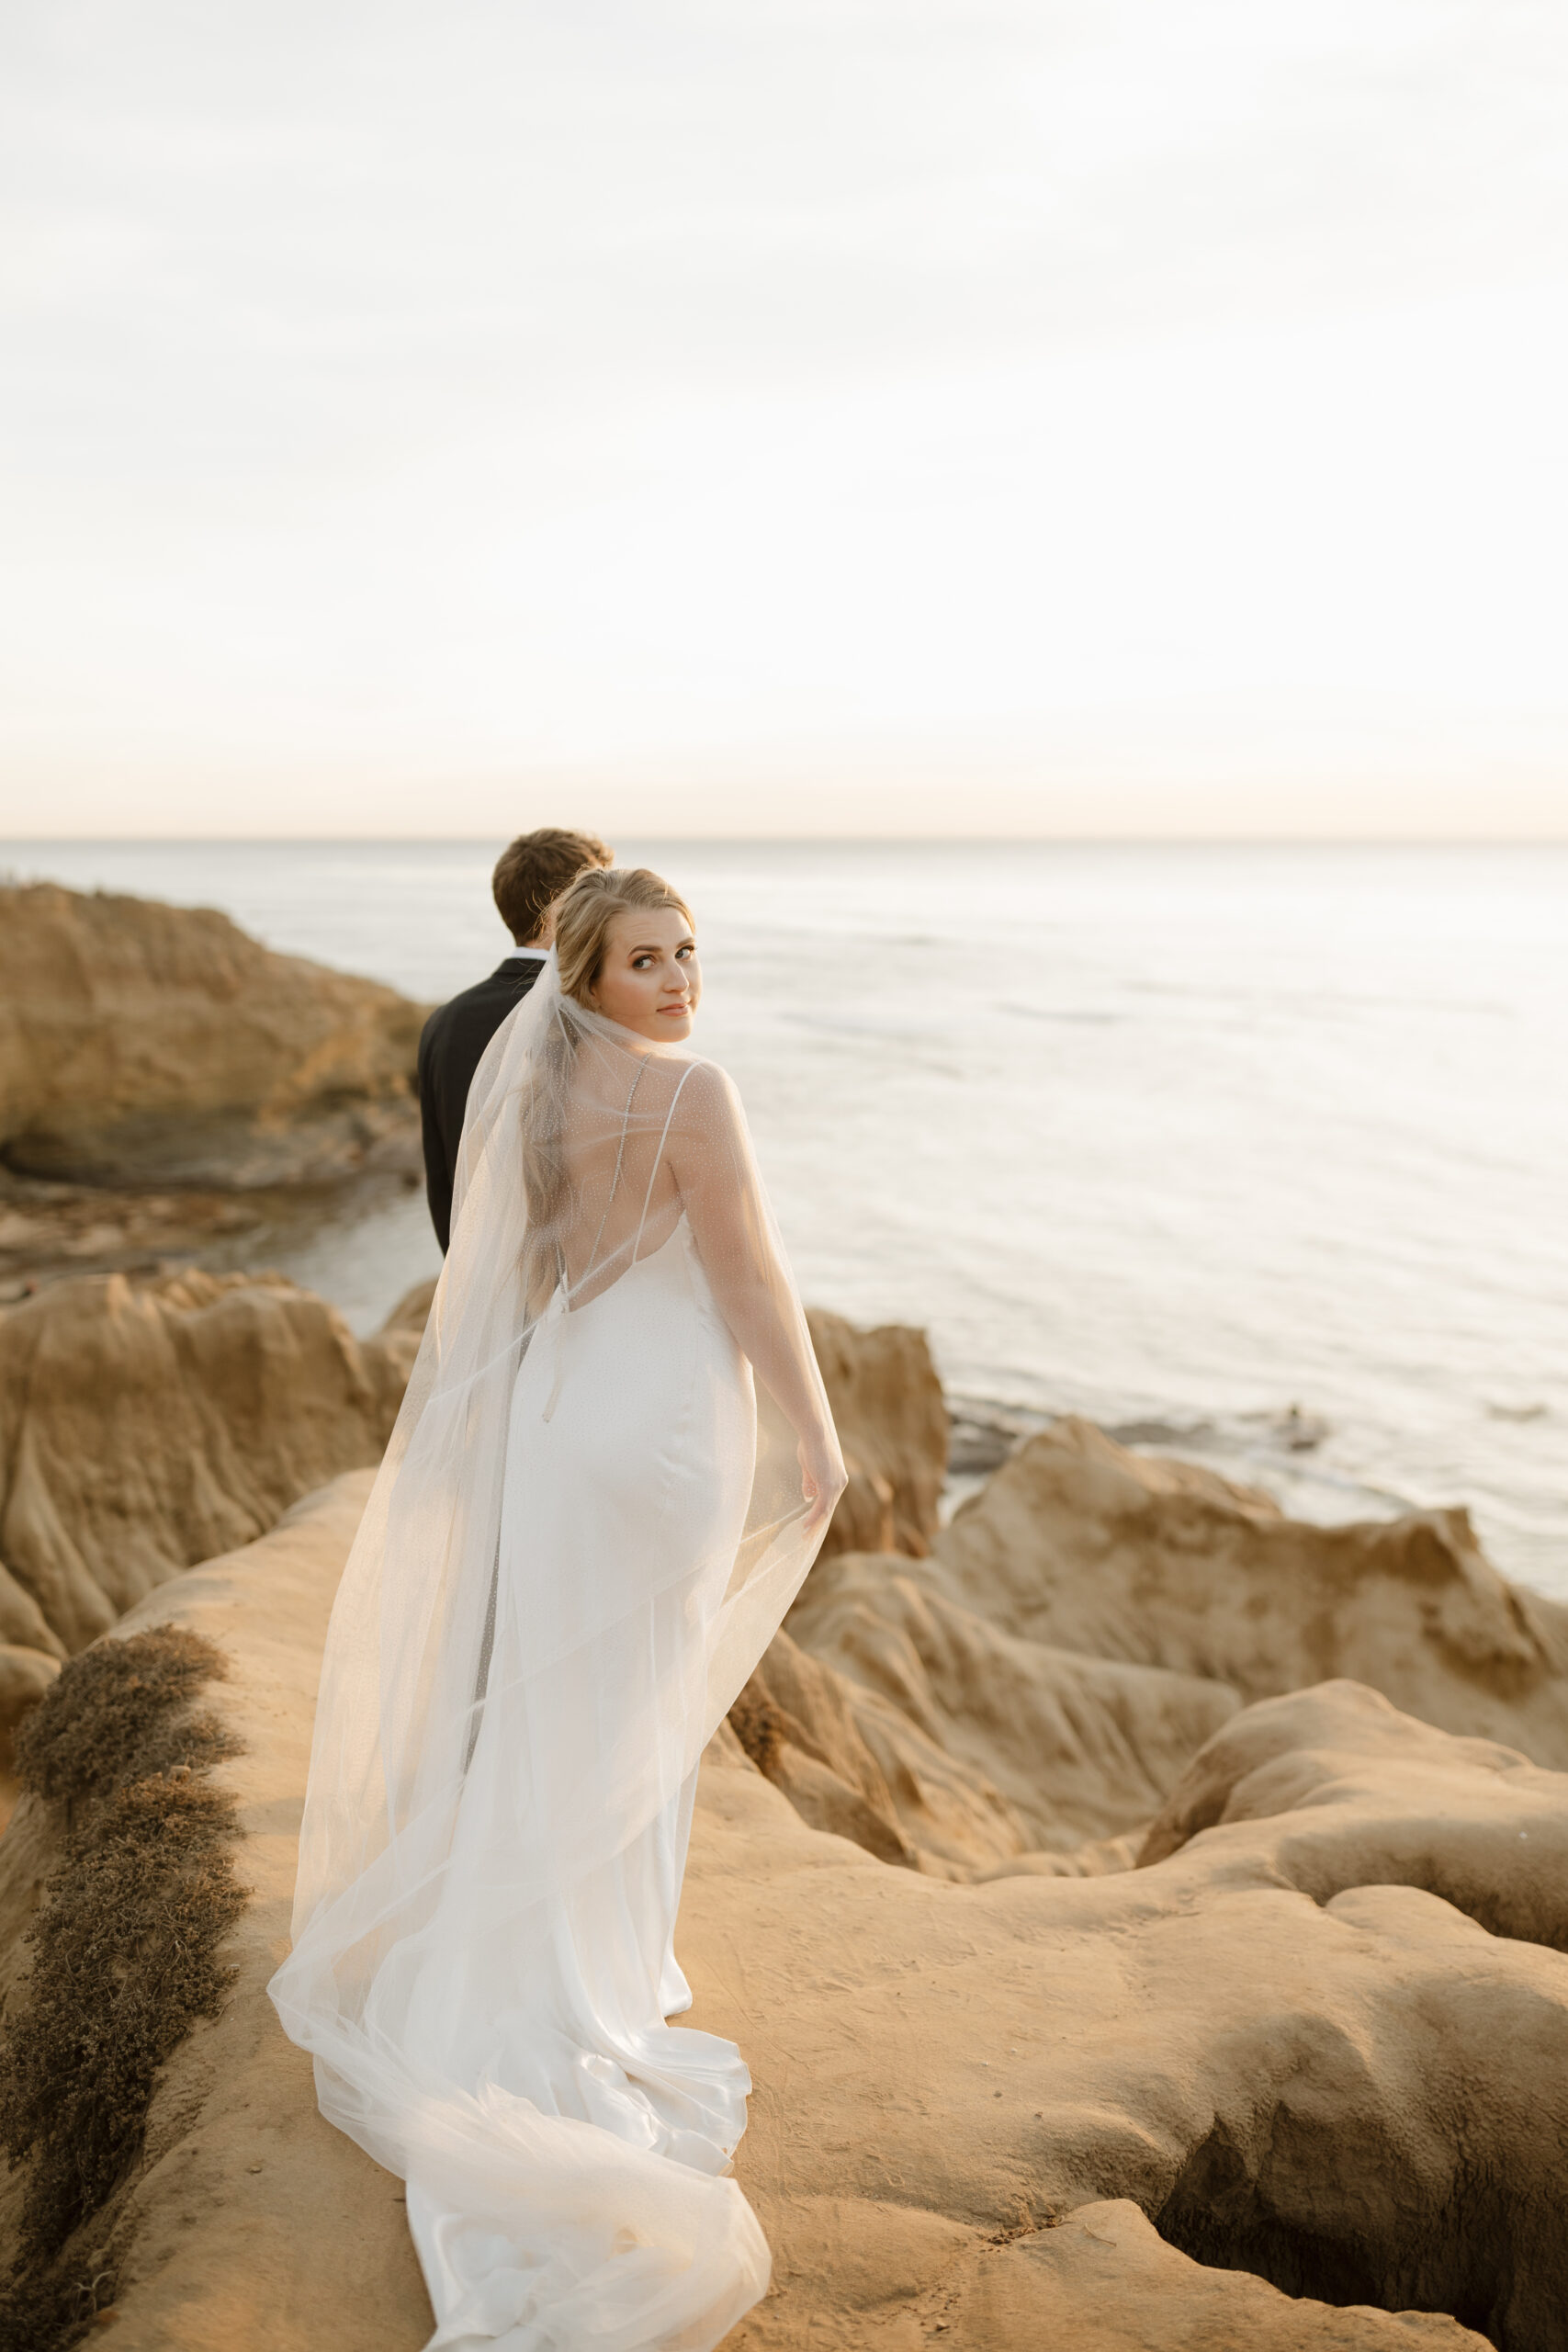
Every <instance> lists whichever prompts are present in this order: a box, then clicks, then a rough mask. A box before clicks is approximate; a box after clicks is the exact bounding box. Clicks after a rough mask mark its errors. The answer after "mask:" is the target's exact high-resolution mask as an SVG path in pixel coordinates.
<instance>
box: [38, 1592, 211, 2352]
mask: <svg viewBox="0 0 1568 2352" xmlns="http://www.w3.org/2000/svg"><path fill="white" fill-rule="evenodd" d="M224 1672H225V1666H224V1660H223V1656H222V1653H221V1652H220V1650H217V1649H215V1648H214V1647H213V1646H212V1645H211V1644H210V1643H209V1642H205V1641H203V1640H202V1639H201V1638H200V1636H199V1635H197V1634H192V1633H188V1632H186V1631H185V1630H184V1629H182V1628H180V1627H177V1626H162V1627H159V1628H157V1629H156V1630H155V1631H153V1632H152V1633H147V1634H132V1635H131V1636H130V1639H129V1640H126V1641H123V1642H117V1641H115V1640H113V1639H112V1638H111V1639H109V1640H107V1641H104V1642H100V1643H98V1644H96V1645H95V1646H94V1647H93V1648H92V1649H90V1650H86V1651H85V1652H84V1653H83V1655H82V1656H81V1657H77V1658H73V1660H72V1661H71V1663H70V1664H69V1665H68V1666H66V1667H65V1668H63V1670H62V1673H61V1675H60V1678H59V1679H58V1681H57V1682H55V1683H54V1684H53V1686H52V1687H51V1690H50V1691H49V1692H48V1694H47V1695H46V1697H45V1698H44V1699H43V1700H42V1701H41V1702H39V1705H38V1707H37V1708H35V1710H34V1711H33V1713H32V1714H31V1715H30V1716H29V1717H28V1721H27V1723H26V1724H25V1725H24V1727H23V1730H22V1732H21V1734H20V1736H19V1737H18V1739H17V1777H18V1778H19V1780H20V1781H21V1783H22V1785H23V1787H24V1788H26V1789H28V1790H31V1791H32V1792H34V1793H35V1794H37V1795H39V1796H42V1797H46V1798H50V1799H52V1800H54V1801H55V1802H57V1803H61V1804H63V1805H64V1806H65V1808H66V1818H67V1823H68V1826H67V1828H66V1831H65V1835H64V1838H63V1842H62V1850H61V1856H60V1860H59V1862H58V1864H57V1866H56V1868H55V1869H54V1871H52V1872H51V1875H50V1877H49V1879H48V1880H47V1882H46V1883H45V1885H44V1888H43V1892H42V1896H41V1899H40V1902H39V1912H38V1917H37V1918H36V1919H35V1920H34V1923H33V1926H32V1928H31V1929H30V1930H29V1933H28V1942H29V1943H30V1944H31V1945H32V1948H33V1958H32V1966H31V1968H30V1970H29V1972H28V1977H27V1980H26V1982H25V1984H24V1985H23V1986H22V1988H21V1996H20V1997H21V2003H22V2005H23V2006H22V2007H21V2011H20V2014H19V2015H17V2016H16V2017H15V2018H14V2019H13V2022H12V2025H11V2030H10V2033H9V2036H8V2038H7V2041H6V2047H5V2050H4V2051H3V2052H0V2146H4V2148H5V2151H6V2155H7V2156H8V2157H9V2159H10V2162H11V2164H12V2165H13V2166H15V2165H18V2164H20V2163H23V2162H25V2161H28V2160H30V2175H29V2178H28V2192H27V2199H26V2202H25V2205H24V2208H23V2215H22V2225H21V2243H20V2256H19V2260H18V2264H17V2271H18V2274H19V2275H18V2276H17V2280H16V2283H15V2285H14V2286H13V2288H12V2290H11V2291H10V2292H9V2294H7V2295H6V2296H5V2297H3V2298H0V2352H3V2347H4V2346H6V2345H7V2344H15V2345H17V2346H20V2345H22V2344H27V2345H28V2346H44V2345H50V2346H64V2345H66V2344H69V2343H73V2342H74V2341H75V2340H76V2338H77V2336H78V2335H80V2334H81V2332H82V2331H83V2329H84V2328H85V2327H86V2326H88V2325H90V2324H91V2322H92V2316H93V2311H94V2308H95V2306H96V2303H97V2301H98V2300H99V2289H98V2286H97V2284H96V2283H95V2284H90V2285H89V2286H88V2288H87V2290H86V2291H85V2293H84V2287H83V2285H82V2283H81V2282H73V2280H71V2279H69V2278H65V2277H63V2276H62V2273H61V2269H60V2265H59V2263H58V2262H57V2259H56V2258H57V2257H58V2256H61V2255H62V2250H63V2249H65V2247H66V2245H67V2241H68V2240H69V2239H70V2238H71V2237H72V2236H73V2233H74V2232H76V2231H77V2230H78V2229H80V2228H81V2226H82V2224H83V2223H84V2222H87V2221H90V2220H91V2218H92V2217H93V2215H94V2214H96V2213H97V2212H99V2211H101V2210H102V2209H103V2207H104V2206H105V2205H106V2204H107V2201H108V2199H109V2198H110V2197H111V2196H112V2194H113V2192H114V2190H115V2188H117V2187H118V2184H119V2182H120V2181H121V2180H122V2179H123V2177H124V2176H125V2174H126V2172H127V2170H128V2168H129V2166H130V2164H131V2163H132V2161H133V2160H134V2158H135V2156H136V2154H137V2153H138V2151H139V2150H140V2148H141V2140H142V2133H143V2131H144V2129H145V2125H146V2120H147V2110H148V2108H149V2106H150V2105H151V2103H152V2092H153V2089H154V2087H155V2085H156V2082H157V2075H158V2070H159V2068H160V2067H161V2066H162V2065H163V2064H164V2061H165V2060H166V2059H167V2058H168V2057H169V2056H170V2054H171V2053H172V2052H173V2051H174V2050H175V2048H176V2047H177V2046H178V2044H179V2043H180V2042H181V2041H183V2040H184V2038H185V2036H186V2034H187V2033H188V2032H189V2031H190V2029H191V2027H192V2026H193V2025H194V2023H195V2022H196V2020H197V2018H199V2017H212V2016H215V2015H216V2014H217V2012H218V2010H219V2008H220V2007H221V2004H222V1998H223V1995H224V1992H225V1991H226V1989H227V1987H228V1985H229V1984H230V1983H231V1980H232V1975H233V1971H232V1970H231V1969H229V1968H227V1967H225V1966H224V1965H223V1964H222V1963H221V1962H220V1960H219V1957H218V1951H219V1946H220V1944H221V1942H222V1939H223V1938H224V1936H225V1935H226V1934H227V1933H228V1931H229V1929H230V1928H231V1927H232V1926H233V1924H234V1921H235V1919H236V1918H237V1917H238V1916H239V1914H240V1912H241V1911H242V1909H243V1906H244V1895H243V1892H242V1890H241V1888H240V1887H239V1885H238V1883H237V1882H236V1880H235V1877H234V1871H233V1864H232V1860H231V1847H232V1841H233V1838H234V1837H235V1836H236V1834H237V1832H238V1824H237V1822H236V1820H235V1817H234V1810H233V1803H232V1800H231V1798H230V1797H228V1796H226V1795H225V1794H223V1793H222V1792H220V1791H218V1790H216V1789H214V1788H212V1787H210V1786H209V1784H208V1782H207V1780H206V1777H205V1776H206V1774H207V1773H208V1771H209V1769H210V1767H211V1766H212V1764H213V1763H214V1762H215V1761H216V1760H217V1759H218V1758H220V1757H223V1756H226V1755H229V1754H231V1753H232V1751H233V1747H234V1742H233V1741H232V1740H231V1738H230V1736H229V1735H228V1734H227V1733H226V1732H225V1731H224V1729H223V1727H222V1726H221V1724H219V1723H217V1722H216V1721H215V1720H214V1719H213V1717H211V1716H210V1715H201V1714H195V1713H192V1712H191V1701H192V1699H193V1698H194V1696H195V1694H196V1693H197V1691H198V1690H199V1689H200V1687H201V1685H202V1684H203V1683H204V1682H206V1681H208V1680H210V1679H215V1678H217V1677H220V1676H221V1675H222V1674H223V1673H224ZM76 2267H80V2265H77V2266H76Z"/></svg>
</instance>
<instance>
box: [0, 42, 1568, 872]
mask: <svg viewBox="0 0 1568 2352" xmlns="http://www.w3.org/2000/svg"><path fill="white" fill-rule="evenodd" d="M0 54H3V55H4V62H5V69H6V70H5V73H4V74H3V76H0V85H3V88H4V96H3V98H0V110H3V118H4V119H5V122H6V144H7V149H8V152H9V153H10V155H11V158H12V172H11V175H10V176H11V189H12V193H11V197H10V199H9V202H8V207H7V209H8V213H9V225H8V230H7V237H6V265H5V268H6V284H7V288H8V293H7V300H6V325H5V330H4V333H5V341H6V355H7V359H8V364H9V373H10V377H11V380H12V384H13V387H14V389H13V391H12V392H11V394H10V395H9V396H8V398H9V404H10V407H11V412H12V414H11V430H10V432H9V434H8V435H7V441H6V447H7V452H8V454H7V455H6V458H5V459H4V461H3V462H4V469H5V471H4V494H5V498H6V510H7V518H8V519H7V529H6V552H5V555H4V558H3V560H0V600H3V601H0V617H3V621H4V652H3V653H0V667H3V671H4V674H5V679H6V695H5V711H6V716H5V718H4V720H3V721H0V837H5V838H26V837H45V836H51V835H55V836H67V835H76V836H85V835H116V836H118V835H127V834H149V835H187V836H189V835H197V834H204V835H205V834H214V835H235V836H250V837H255V836H262V835H273V836H276V835H288V834H311V835H318V836H319V835H363V836H374V837H379V838H387V837H396V836H403V835H414V836H419V835H425V836H432V837H444V838H453V837H458V836H461V837H468V836H479V835H482V834H489V833H491V832H494V831H504V830H508V829H510V828H511V827H512V825H513V822H514V821H540V820H543V819H545V818H552V819H557V818H558V819H559V820H564V821H573V820H578V821H597V822H600V823H603V824H604V825H605V826H606V827H608V828H611V829H615V828H620V829H623V830H630V829H631V828H633V827H634V826H635V827H636V828H637V830H638V831H644V832H647V833H649V834H657V835H660V836H661V837H670V836H672V835H676V834H680V833H687V834H696V833H702V834H726V833H736V834H744V833H752V834H756V833H761V834H771V833H793V832H810V833H819V834H820V833H828V834H833V833H840V834H841V833H877V832H882V831H889V832H909V833H915V834H920V833H935V834H944V833H966V834H971V835H975V834H982V835H983V834H987V833H991V834H1008V833H1019V834H1022V833H1032V832H1047V833H1049V832H1062V833H1066V834H1077V835H1085V834H1091V835H1092V834H1100V835H1111V836H1114V835H1119V834H1128V835H1147V834H1155V835H1172V834H1195V835H1200V836H1213V835H1227V834H1228V835H1235V834H1263V835H1275V836H1286V837H1289V836H1297V835H1301V836H1313V835H1324V834H1337V835H1351V836H1358V835H1359V836H1367V835H1378V836H1390V835H1393V836H1403V835H1428V836H1438V837H1442V836H1457V837H1461V838H1462V837H1472V836H1481V835H1486V834H1498V835H1502V836H1512V837H1528V836H1540V837H1559V836H1563V835H1568V679H1565V677H1564V673H1563V662H1562V647H1563V645H1564V644H1565V643H1568V571H1565V567H1564V565H1563V562H1562V548H1563V546H1564V545H1565V544H1568V456H1565V452H1564V437H1563V433H1562V422H1561V420H1562V417H1563V415H1565V414H1568V306H1565V302H1564V291H1565V285H1568V206H1565V205H1564V201H1563V198H1564V193H1565V182H1568V147H1565V142H1564V141H1563V139H1562V108H1563V100H1564V96H1565V95H1568V23H1565V21H1564V19H1563V18H1562V16H1561V14H1560V13H1559V12H1557V11H1554V10H1552V9H1551V8H1549V7H1547V6H1535V5H1529V6H1506V7H1498V6H1495V5H1488V0H1455V4H1454V5H1450V6H1443V7H1440V8H1431V7H1418V6H1415V5H1413V0H1363V5H1359V6H1349V5H1330V6H1307V5H1305V0H1291V5H1281V6H1274V7H1271V8H1269V9H1266V10H1258V9H1257V8H1255V7H1249V6H1246V5H1244V0H1178V5H1175V6H1159V5H1156V0H1110V5H1107V6H1104V7H1102V8H1100V9H1097V10H1094V11H1088V12H1084V11H1071V10H1057V9H1054V8H1051V9H1048V8H1045V7H1043V6H1039V5H1038V4H1037V0H1036V4H1035V5H1028V6H1025V5H1018V4H1015V0H996V5H989V0H987V5H983V6H974V5H970V4H969V0H964V4H963V5H961V0H904V5H901V6H895V5H893V0H844V5H840V6H834V7H831V8H829V7H828V6H826V5H821V0H787V5H786V0H761V4H760V5H756V6H751V7H750V8H749V9H747V10H746V11H744V12H742V13H740V14H737V13H736V12H734V11H732V10H719V9H717V8H716V7H714V6H710V5H705V0H681V4H680V5H670V4H669V0H659V5H656V6H640V7H637V8H634V7H632V6H629V5H622V6H600V7H595V8H592V9H591V10H587V9H581V8H572V9H568V8H566V7H564V6H525V7H523V8H514V7H511V6H502V5H501V4H500V0H486V4H485V5H479V6H473V7H470V8H467V9H465V10H464V11H463V12H461V14H455V13H451V12H436V11H434V10H431V9H428V8H422V7H419V6H392V7H387V6H371V5H369V0H326V5H324V6H319V7H314V6H313V7H311V8H309V9H307V8H306V7H305V6H303V5H288V6H271V7H268V8H266V9H265V10H264V9H262V8H260V7H258V6H242V7H240V8H237V9H231V10H224V11H221V12H219V13H218V14H217V15H216V16H211V17H192V16H191V15H190V13H189V12H188V11H186V10H185V9H183V8H179V7H176V6H174V5H173V4H172V0H142V4H141V5H136V6H131V7H130V8H128V9H112V10H111V9H109V8H107V7H105V6H101V5H96V0H95V4H94V5H87V6H68V7H65V8H63V9H62V8H60V7H56V6H49V7H45V6H42V5H40V0H27V5H24V6H20V7H18V8H17V9H15V10H13V11H12V12H11V14H10V16H9V18H8V22H7V28H6V31H5V33H4V35H3V36H0Z"/></svg>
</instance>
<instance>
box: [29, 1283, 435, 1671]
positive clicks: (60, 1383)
mask: <svg viewBox="0 0 1568 2352" xmlns="http://www.w3.org/2000/svg"><path fill="white" fill-rule="evenodd" d="M401 1312H402V1310H399V1313H400V1314H401ZM421 1320H423V1318H421ZM419 1329H420V1325H419V1323H415V1324H414V1325H413V1326H412V1328H411V1327H410V1325H409V1324H408V1323H407V1322H406V1321H400V1320H399V1317H398V1316H394V1317H393V1318H392V1320H391V1321H390V1322H389V1324H388V1325H387V1327H386V1329H384V1330H383V1331H382V1332H381V1333H380V1334H379V1335H378V1337H377V1338H375V1339H373V1340H356V1339H355V1337H354V1335H353V1333H352V1332H351V1331H350V1330H349V1329H348V1328H347V1326H346V1325H345V1324H344V1322H343V1320H342V1318H341V1317H339V1316H338V1315H337V1314H336V1313H335V1312H334V1311H333V1308H332V1307H330V1306H328V1305H327V1304H326V1302H325V1301H324V1300H323V1299H320V1298H317V1297H316V1296H315V1295H313V1294H312V1293H310V1292H309V1291H301V1290H297V1289H296V1288H295V1287H294V1286H293V1284H292V1283H286V1282H284V1281H282V1280H281V1279H279V1278H277V1277H275V1276H265V1275H262V1276H258V1277H255V1278H254V1279H253V1278H249V1277H246V1276H243V1275H239V1274H231V1275H225V1276H215V1275H211V1274H202V1273H186V1274H178V1275H170V1276H164V1277H163V1278H162V1279H160V1280H156V1281H153V1282H150V1283H141V1284H139V1285H133V1284H131V1283H128V1282H127V1281H126V1280H125V1279H124V1277H123V1276H121V1275H118V1274H111V1275H107V1276H102V1275H85V1276H82V1277H80V1278H79V1279H77V1280H74V1281H71V1282H64V1283H58V1284H56V1285H55V1286H54V1287H53V1288H52V1289H50V1290H47V1291H44V1292H42V1293H40V1295H39V1296H38V1297H36V1298H32V1299H28V1300H27V1301H25V1302H24V1303H23V1304H22V1305H20V1306H14V1307H11V1308H8V1309H5V1310H0V1643H4V1644H5V1645H11V1646H10V1647H8V1648H4V1649H0V1674H3V1675H4V1676H5V1678H6V1680H5V1681H4V1682H3V1683H0V1692H4V1691H8V1690H14V1691H16V1692H17V1702H16V1703H17V1704H18V1705H19V1704H25V1703H26V1696H25V1694H26V1693H27V1691H28V1688H29V1678H30V1684H31V1686H32V1687H34V1688H35V1689H36V1687H37V1686H38V1678H39V1675H40V1673H43V1672H46V1671H47V1669H46V1668H42V1667H41V1666H40V1665H39V1663H37V1660H38V1659H39V1657H44V1658H55V1659H59V1658H62V1657H68V1656H70V1655H71V1654H72V1653H73V1651H76V1650H79V1649H81V1648H82V1647H83V1645H85V1643H87V1642H90V1641H92V1640H94V1639H95V1638H96V1635H98V1634H102V1633H104V1632H105V1631H106V1630H107V1628H108V1627H109V1626H111V1625H112V1624H114V1623H115V1622H116V1621H117V1619H118V1618H119V1617H120V1616H121V1615H122V1613H123V1612H124V1611H126V1610H127V1609H129V1608H130V1607H131V1606H132V1605H133V1604H134V1603H135V1602H136V1601H138V1600H141V1597H142V1595H143V1594H145V1593H146V1592H148V1591H150V1590H151V1589H152V1587H153V1586H155V1585H158V1584H161V1583H163V1582H164V1580H165V1579H166V1578H167V1577H172V1576H175V1575H177V1574H178V1573H179V1571H180V1570H181V1569H183V1568H187V1567H189V1566H191V1565H192V1563H193V1562H195V1561H197V1560H202V1559H207V1558H209V1557H211V1556H212V1555H214V1554H215V1553H218V1552H222V1551H227V1550H230V1549H231V1548H232V1547H233V1546H234V1545H235V1544H244V1543H248V1542H249V1541H250V1540H251V1539H252V1538H253V1537H254V1536H256V1535H259V1534H261V1533H262V1532H264V1531H265V1529H266V1528H268V1527H270V1526H271V1525H272V1524H273V1523H274V1521H276V1519H277V1518H278V1517H279V1516H280V1515H281V1513H282V1512H283V1511H285V1510H287V1509H288V1506H289V1505H290V1504H291V1503H293V1502H295V1501H296V1500H297V1499H298V1498H299V1496H300V1495H302V1494H306V1493H308V1492H310V1490H311V1489H312V1488H314V1487H320V1486H321V1485H322V1484H323V1482H324V1481H325V1480H326V1479H328V1478H331V1477H333V1476H335V1475H336V1473H337V1472H339V1471H340V1470H344V1469H347V1468H349V1467H351V1466H353V1465H355V1464H362V1463H374V1462H376V1461H378V1459H379V1457H380V1454H381V1453H382V1450H383V1448H384V1447H385V1445H386V1442H387V1438H388V1436H389V1432H390V1430H391V1426H392V1422H393V1420H394V1419H395V1418H396V1415H397V1409H398V1406H399V1403H400V1400H401V1397H402V1392H403V1389H404V1386H405V1385H406V1384H407V1380H408V1374H409V1370H410V1367H411V1366H412V1362H413V1356H414V1352H415V1351H416V1349H417V1347H418V1343H419ZM15 1711H16V1710H15V1706H14V1707H13V1713H15Z"/></svg>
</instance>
